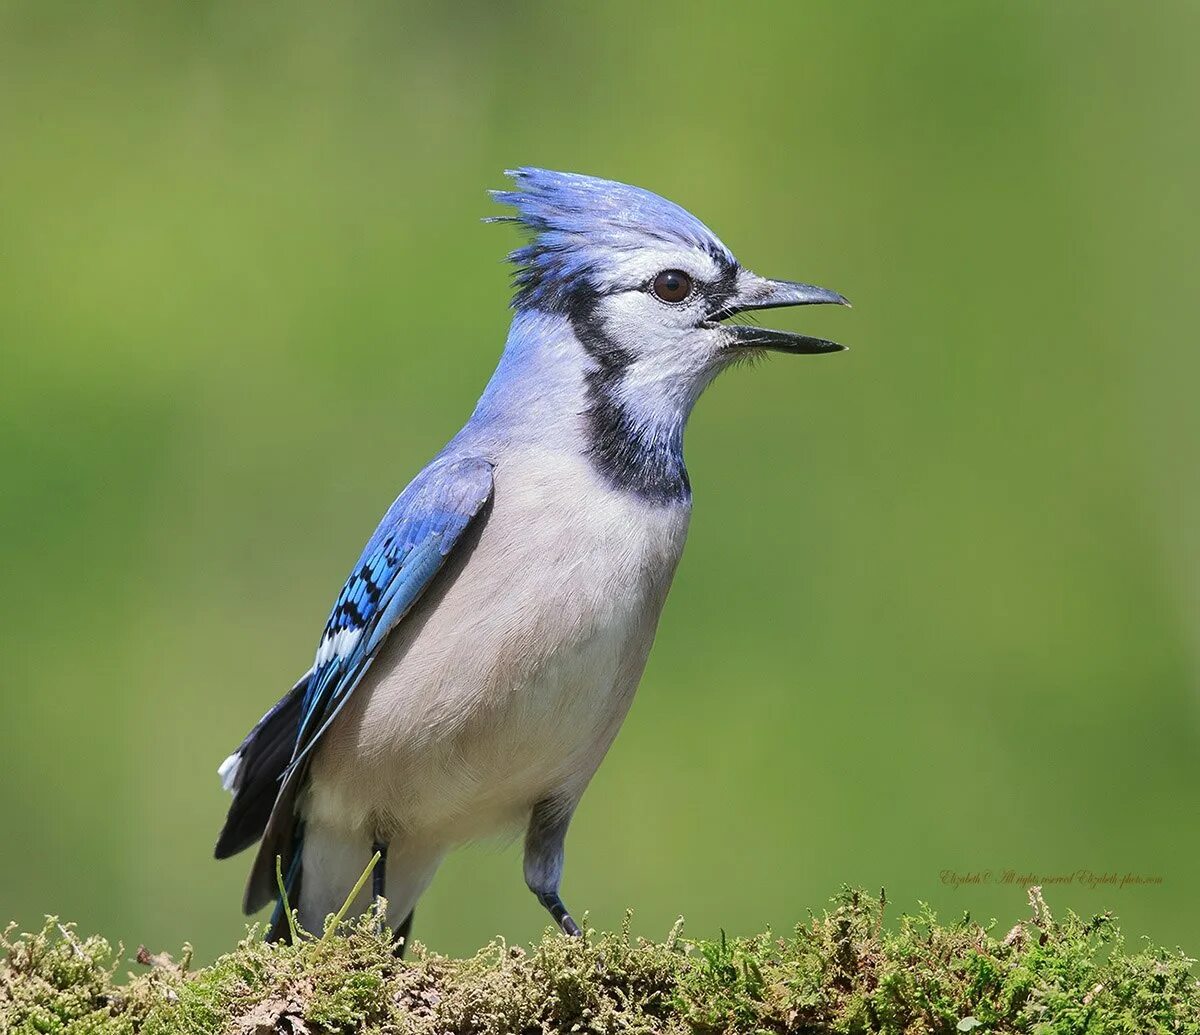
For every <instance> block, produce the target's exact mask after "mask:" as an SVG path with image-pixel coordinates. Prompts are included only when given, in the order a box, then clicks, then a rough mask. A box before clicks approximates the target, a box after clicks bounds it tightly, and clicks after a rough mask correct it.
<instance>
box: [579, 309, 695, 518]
mask: <svg viewBox="0 0 1200 1035" xmlns="http://www.w3.org/2000/svg"><path fill="white" fill-rule="evenodd" d="M598 298H599V296H598V295H597V294H596V292H594V291H592V290H591V289H590V288H579V289H577V290H576V291H575V292H573V293H572V295H571V297H570V299H569V300H568V302H567V305H566V314H567V318H568V319H569V320H570V321H571V326H572V328H573V329H574V331H575V336H576V337H577V338H578V339H579V341H580V343H581V344H582V345H583V348H584V350H585V351H586V352H587V354H588V356H590V357H591V358H592V359H593V360H594V361H595V364H596V365H595V367H593V368H592V369H591V370H589V371H588V372H587V374H586V375H585V378H586V381H587V391H588V409H587V413H586V415H585V419H586V421H587V430H588V437H589V440H590V441H589V444H588V455H589V456H590V457H591V459H592V462H593V463H594V464H595V465H596V467H597V469H598V470H599V471H600V473H601V474H603V475H604V477H605V478H607V479H608V481H609V483H610V484H611V485H612V486H613V487H614V488H618V489H622V490H624V491H626V492H631V493H633V494H634V495H636V496H640V497H641V498H642V499H644V500H647V501H649V502H651V503H660V504H670V503H686V502H687V501H688V500H690V499H691V496H692V484H691V482H690V481H689V480H688V473H687V467H686V466H684V462H683V424H682V422H680V423H678V424H676V425H674V426H673V427H671V428H670V430H669V434H668V435H666V436H665V437H661V438H660V437H659V436H656V435H653V434H651V433H649V431H648V429H647V428H645V427H644V426H642V425H640V424H638V422H637V421H636V420H634V418H633V417H632V415H631V414H630V413H629V411H628V410H627V409H626V408H625V407H624V406H623V405H622V404H621V402H620V400H619V397H618V394H617V389H618V387H619V386H620V383H621V379H622V378H623V377H624V376H625V371H626V370H627V369H628V368H629V366H630V364H631V363H632V362H633V358H634V357H633V354H632V353H631V352H630V351H629V350H628V349H626V348H624V347H623V346H622V345H621V344H620V343H619V342H618V341H616V340H615V339H613V338H612V336H611V335H609V334H608V332H607V331H606V330H605V328H604V326H603V323H602V321H601V320H600V319H599V318H598V316H597V315H596V303H597V301H598Z"/></svg>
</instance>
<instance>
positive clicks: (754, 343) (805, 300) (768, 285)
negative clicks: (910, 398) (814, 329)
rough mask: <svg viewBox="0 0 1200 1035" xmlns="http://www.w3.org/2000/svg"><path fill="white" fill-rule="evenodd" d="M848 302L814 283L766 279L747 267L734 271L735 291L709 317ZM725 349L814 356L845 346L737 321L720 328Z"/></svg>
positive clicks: (846, 303)
mask: <svg viewBox="0 0 1200 1035" xmlns="http://www.w3.org/2000/svg"><path fill="white" fill-rule="evenodd" d="M849 304H850V301H849V300H848V299H847V298H846V296H845V295H840V294H838V293H837V292H836V291H830V290H829V289H828V288H823V287H817V286H816V285H815V284H797V283H795V282H794V281H790V280H767V279H766V278H765V277H760V276H758V275H757V274H754V273H751V272H750V271H749V270H742V271H741V273H739V274H738V279H737V291H736V293H735V294H734V295H733V296H732V297H731V298H729V299H728V300H727V301H726V303H725V304H724V305H723V306H722V307H721V308H720V309H719V310H718V311H717V312H715V313H713V314H712V316H711V317H710V319H712V320H714V321H717V320H725V319H727V318H728V317H730V316H736V315H737V314H738V313H745V312H749V311H750V310H752V309H781V308H783V307H784V306H793V305H844V306H848V305H849ZM722 330H723V331H724V332H725V335H726V338H727V340H728V347H729V348H738V349H741V348H750V349H771V350H773V351H775V352H791V353H795V354H797V355H803V354H807V355H818V354H820V353H823V352H841V351H842V350H843V349H845V348H846V346H845V345H839V344H838V343H837V342H836V341H826V340H825V339H824V338H810V337H809V336H808V335H807V334H792V333H791V332H790V331H772V330H768V329H766V328H764V327H746V326H743V325H741V324H734V325H733V326H725V327H723V328H722Z"/></svg>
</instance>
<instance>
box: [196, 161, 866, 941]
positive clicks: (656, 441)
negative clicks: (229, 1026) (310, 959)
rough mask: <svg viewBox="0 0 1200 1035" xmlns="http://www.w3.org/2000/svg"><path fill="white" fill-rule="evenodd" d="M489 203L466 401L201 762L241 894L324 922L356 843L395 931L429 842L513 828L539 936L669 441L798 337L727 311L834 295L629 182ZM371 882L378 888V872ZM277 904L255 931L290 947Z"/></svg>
mask: <svg viewBox="0 0 1200 1035" xmlns="http://www.w3.org/2000/svg"><path fill="white" fill-rule="evenodd" d="M509 175H510V176H511V177H512V178H513V180H514V181H515V184H516V186H515V189H512V190H506V191H494V192H493V197H494V198H495V200H496V201H498V202H500V203H501V204H503V205H508V206H511V207H512V208H513V209H515V215H507V216H497V217H494V218H493V221H502V222H514V223H517V224H519V225H520V226H521V227H522V228H523V229H524V230H525V231H526V233H527V235H528V243H526V244H525V245H524V246H522V247H519V248H517V249H516V250H515V251H514V252H512V254H511V255H510V259H511V260H512V262H513V263H514V264H515V266H516V270H517V272H516V278H515V280H516V294H515V298H514V301H513V309H514V316H513V320H512V326H511V328H510V330H509V334H508V341H507V343H506V345H505V347H504V352H503V355H502V356H501V357H500V362H499V365H498V367H497V368H496V371H495V373H494V374H493V375H492V378H491V380H490V381H489V383H488V385H487V387H486V389H485V390H484V393H483V396H482V397H481V398H480V400H479V403H478V405H477V406H476V408H475V412H474V413H473V414H472V415H471V419H470V420H469V421H467V423H466V425H465V426H464V427H463V428H462V430H461V431H459V432H458V434H457V435H455V436H454V438H453V439H451V441H450V442H449V444H448V445H447V446H446V447H445V448H444V449H443V450H442V451H441V452H440V453H439V454H438V455H437V456H436V457H434V459H433V460H432V461H431V462H430V464H429V465H428V466H427V467H426V468H425V469H424V470H423V471H421V473H420V474H418V475H417V477H416V478H415V479H414V480H413V481H412V483H411V484H409V486H408V487H407V488H406V489H405V490H404V491H403V492H402V493H401V494H400V496H399V498H398V499H397V500H396V502H395V503H393V504H392V506H391V508H390V509H389V510H388V512H387V513H386V514H385V515H384V517H383V520H382V521H381V522H380V524H379V527H378V528H377V529H376V530H375V533H374V535H372V536H371V538H370V541H369V542H368V543H367V545H366V548H365V549H364V550H363V553H362V556H361V557H360V558H359V560H358V563H357V564H356V565H355V567H354V570H353V571H352V572H351V574H350V577H349V579H348V580H347V582H346V584H345V586H343V588H342V591H341V593H340V594H339V596H338V598H337V601H336V603H335V604H334V606H333V611H332V613H331V614H330V616H329V621H328V622H327V623H326V625H325V629H324V633H323V635H322V636H321V640H320V644H319V646H318V647H317V652H316V658H315V660H314V662H313V665H312V668H310V669H309V670H308V672H306V673H305V674H304V675H303V676H302V677H301V678H300V681H299V682H298V683H296V685H295V686H294V687H293V688H292V689H291V691H290V692H289V693H288V694H287V695H286V696H285V697H284V698H283V700H281V701H280V702H279V703H278V704H276V705H275V706H274V707H273V708H272V709H271V710H270V711H269V712H267V714H266V715H265V716H263V718H262V719H261V720H260V721H259V723H258V725H256V726H255V727H254V729H253V730H251V731H250V734H249V735H248V736H247V737H246V739H245V740H244V741H243V742H242V744H241V746H240V747H238V749H237V750H236V751H235V752H234V753H233V754H232V755H231V756H230V757H229V758H228V759H226V761H225V762H224V764H223V765H222V766H221V767H220V774H221V778H222V781H223V783H224V785H225V788H226V789H227V790H230V791H232V792H233V802H232V804H231V806H230V809H229V815H228V818H227V819H226V821H225V826H224V829H223V830H222V831H221V835H220V838H219V840H218V842H217V846H216V855H217V857H218V858H225V857H228V856H230V855H233V854H234V853H237V852H240V851H242V850H243V849H245V848H248V847H249V846H250V845H252V844H253V843H254V842H256V841H260V842H261V844H260V847H259V850H258V856H257V858H256V860H255V862H254V865H253V867H252V869H251V872H250V878H249V882H248V884H247V887H246V893H245V899H244V902H243V906H244V908H245V910H246V912H247V913H251V912H254V911H256V910H258V909H259V908H261V907H262V906H264V905H266V904H267V903H268V902H270V901H271V900H272V899H275V898H276V897H277V890H276V874H275V867H276V858H277V857H279V859H280V860H281V863H282V873H283V874H284V875H285V878H284V879H285V886H286V889H287V891H288V898H289V901H290V902H291V903H292V905H293V906H295V908H296V909H297V910H298V914H299V920H300V922H301V924H302V925H303V926H304V927H306V928H308V929H310V930H319V929H320V927H321V924H322V923H323V921H324V918H325V917H326V916H327V915H328V914H329V913H331V912H334V911H336V910H337V909H338V908H339V907H340V906H341V904H342V903H343V901H344V900H345V898H346V896H347V895H348V893H349V891H350V890H351V888H352V887H353V885H354V884H355V881H356V879H357V878H358V877H359V875H360V874H361V873H362V872H363V871H364V868H365V867H366V865H367V864H368V862H369V861H370V859H371V858H372V853H373V852H374V851H378V852H379V853H380V855H381V859H380V862H379V863H378V864H377V865H376V867H375V870H374V871H373V879H372V881H371V886H370V888H367V887H365V886H364V887H363V888H362V890H361V891H360V893H359V895H358V897H357V899H356V900H355V902H354V903H353V904H352V909H353V910H354V911H355V912H359V913H361V912H362V911H363V910H365V909H366V908H367V907H368V906H369V905H370V903H371V901H372V899H373V898H374V899H375V900H381V899H384V897H385V894H386V903H387V908H388V912H389V913H390V915H391V916H392V917H399V918H402V919H403V922H402V923H401V924H400V925H399V926H398V927H397V929H396V934H397V936H398V938H404V939H407V936H408V932H409V929H410V926H411V922H412V912H413V909H414V907H415V905H416V903H417V899H418V898H419V897H420V896H421V894H422V892H423V891H424V890H425V888H426V887H427V886H428V884H429V882H430V880H431V879H432V878H433V875H434V872H435V871H436V870H437V868H438V865H439V863H440V862H441V860H442V858H443V857H444V856H445V854H446V853H447V852H448V851H449V850H450V849H452V848H454V847H455V846H457V845H461V844H463V843H465V842H467V841H471V840H474V839H477V838H483V837H488V836H491V835H495V834H500V833H504V832H514V831H520V830H524V831H525V856H524V869H525V881H526V883H527V884H528V886H529V888H530V890H532V891H533V893H534V894H535V895H536V896H537V898H538V900H539V901H540V902H541V903H542V905H543V906H544V907H545V908H546V909H548V910H549V912H550V914H551V915H552V916H553V918H554V920H555V922H556V923H557V924H558V925H559V927H560V928H561V929H562V930H563V931H564V932H566V933H567V934H570V935H578V934H579V926H578V925H577V924H576V922H575V920H574V919H572V917H571V914H570V913H569V912H568V911H567V909H566V907H565V906H564V905H563V901H562V899H561V898H560V897H559V884H560V880H561V877H562V871H563V846H564V841H565V838H566V833H567V826H568V824H569V823H570V821H571V814H572V812H573V811H574V810H575V807H576V805H577V804H578V803H579V800H580V797H581V796H582V794H583V792H584V789H585V788H586V787H587V785H588V782H589V781H590V780H591V778H592V775H593V774H594V773H595V772H596V769H597V767H598V766H599V765H600V762H601V760H602V759H603V758H604V755H605V753H606V752H607V750H608V748H609V746H610V745H611V744H612V741H613V738H614V737H615V736H616V734H617V730H618V729H619V728H620V726H621V722H622V721H623V719H624V718H625V714H626V712H627V711H628V709H629V705H630V702H631V700H632V698H633V693H634V690H635V688H636V687H637V684H638V680H639V679H640V677H641V674H642V669H643V668H644V666H645V664H646V657H647V655H648V653H649V651H650V645H651V642H652V641H653V639H654V632H655V627H656V626H657V624H658V618H659V614H660V612H661V610H662V606H663V602H664V600H665V599H666V595H667V590H668V588H669V587H670V584H671V579H672V576H673V574H674V571H675V566H676V564H677V563H678V561H679V557H680V552H681V551H682V549H683V543H684V537H685V535H686V534H687V527H688V517H689V513H690V510H691V502H692V492H691V487H690V484H689V481H688V473H687V468H686V467H685V466H684V461H683V431H684V425H685V424H686V422H687V419H688V415H689V413H690V412H691V409H692V406H693V404H694V403H695V402H696V399H697V398H698V397H699V395H700V393H701V392H702V391H704V389H705V388H706V387H707V386H708V385H709V383H710V382H711V381H712V380H713V378H715V377H716V376H717V374H719V373H720V372H721V371H722V370H723V369H725V368H726V367H727V366H730V365H731V364H733V363H736V362H737V361H738V360H739V359H742V358H745V357H750V356H755V355H758V354H761V353H762V352H764V351H766V350H771V351H776V352H788V353H801V354H803V353H808V354H812V353H826V352H836V351H838V350H840V349H841V348H842V346H840V345H837V344H835V343H834V342H830V341H825V340H822V339H820V338H811V337H807V336H805V335H801V334H792V333H787V332H784V331H774V330H766V329H763V328H760V327H753V326H746V325H743V324H726V323H723V322H722V321H724V320H726V319H727V318H729V317H732V316H734V315H736V314H738V313H743V312H746V311H747V310H752V309H769V308H773V307H778V306H795V305H811V304H814V303H836V304H841V305H847V304H849V303H848V302H847V301H846V299H845V298H844V297H843V296H842V295H840V294H838V293H837V292H834V291H829V290H827V289H825V288H819V287H814V286H812V285H811V284H799V283H793V282H790V281H780V280H767V279H765V278H763V277H760V276H758V275H756V274H754V273H751V272H750V270H748V269H746V268H745V267H743V266H741V265H739V263H738V261H737V260H736V259H735V258H734V256H733V254H732V253H731V252H730V251H729V249H728V248H726V247H725V245H724V244H722V243H721V242H720V241H719V240H718V239H717V237H716V235H714V234H713V233H712V231H711V230H709V229H708V228H707V227H706V226H705V225H704V224H703V223H701V222H700V221H699V220H698V219H696V218H695V217H694V216H693V215H691V214H690V213H689V212H686V211H684V209H682V208H680V207H679V206H677V205H675V204H673V203H671V202H669V201H667V200H665V199H664V198H661V197H659V196H657V195H655V194H651V193H650V192H649V191H645V190H642V189H640V188H637V187H631V186H628V185H626V184H622V183H615V182H612V181H609V180H602V179H597V178H594V177H591V176H581V175H577V174H573V173H561V172H550V171H547V170H542V169H532V168H524V169H519V170H517V171H515V172H511V173H509ZM385 881H386V883H385ZM286 919H287V918H286V917H284V916H283V915H282V910H281V909H280V907H279V905H277V906H276V912H275V917H274V920H273V923H272V929H271V934H270V936H271V937H275V938H284V937H287V933H288V927H287V923H286Z"/></svg>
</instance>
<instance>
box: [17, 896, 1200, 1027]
mask: <svg viewBox="0 0 1200 1035" xmlns="http://www.w3.org/2000/svg"><path fill="white" fill-rule="evenodd" d="M1030 905H1031V907H1032V915H1031V916H1030V918H1029V919H1028V920H1026V921H1024V922H1023V923H1021V924H1018V925H1017V926H1016V927H1014V928H1013V929H1012V930H1011V931H1008V932H1007V933H1006V934H1003V935H1002V936H999V937H997V933H996V932H994V931H993V929H992V926H981V925H979V924H977V923H974V922H973V921H971V920H970V919H969V918H966V917H964V918H962V919H961V920H958V921H956V922H952V923H941V922H939V921H938V920H937V918H936V917H935V916H934V915H933V913H932V912H931V911H929V910H928V909H921V910H919V911H918V912H917V913H916V914H914V915H907V916H902V917H900V918H899V921H898V923H897V924H896V925H895V926H894V929H890V930H889V929H885V927H884V925H883V913H884V901H883V899H882V896H880V897H879V898H875V897H873V896H867V895H864V894H863V893H862V892H859V891H853V890H845V891H843V893H842V894H840V895H838V896H837V897H836V898H835V899H834V900H833V901H832V903H831V904H830V906H829V908H827V909H826V910H824V911H822V912H821V913H820V914H819V915H814V916H811V917H810V919H809V920H808V921H807V922H806V923H803V924H800V925H799V926H798V927H797V928H796V930H795V931H794V932H793V933H792V934H791V936H789V937H786V938H777V937H774V936H772V935H769V934H764V935H759V936H757V937H754V938H748V939H736V940H728V939H726V938H725V937H724V936H722V937H721V938H720V939H719V940H716V941H693V940H689V939H685V938H683V937H682V936H681V934H680V931H679V929H678V928H677V929H676V930H675V931H673V932H671V935H670V936H669V937H668V938H667V939H666V941H664V942H647V941H644V940H640V939H634V938H631V937H630V935H629V933H628V930H622V931H621V932H618V933H615V934H590V935H589V937H588V938H587V939H586V940H583V941H573V940H570V939H566V938H563V937H561V936H559V935H557V934H550V933H548V934H547V935H546V936H545V937H544V938H543V940H542V942H541V943H540V944H538V945H535V946H533V947H532V948H531V949H529V950H525V949H522V948H518V947H515V946H509V945H507V944H505V943H504V942H503V941H501V940H497V941H494V942H493V943H492V944H490V945H488V946H486V947H485V948H484V949H482V950H481V951H480V952H479V953H478V954H476V955H475V956H473V957H471V958H470V959H466V960H454V959H449V958H447V957H444V956H438V955H436V954H434V953H430V952H427V951H426V950H424V949H422V948H421V947H420V946H419V945H417V946H414V952H413V954H412V959H410V960H408V961H403V962H402V961H399V960H397V959H396V957H395V955H394V953H393V951H392V946H391V945H390V944H389V942H388V941H387V939H385V938H380V937H378V936H377V935H376V934H375V933H374V925H373V922H372V919H371V918H370V917H366V918H363V919H362V920H360V921H357V922H355V923H353V924H349V925H346V926H345V927H344V928H343V929H342V930H341V931H340V932H339V933H338V934H337V935H336V936H334V937H328V938H324V939H317V938H306V939H304V940H303V941H302V942H301V943H300V944H299V945H296V946H280V945H266V944H264V943H263V942H262V941H261V939H260V932H259V931H258V930H257V929H252V930H251V932H250V934H249V936H248V937H247V938H246V939H245V941H243V942H242V943H241V944H240V945H239V946H238V947H237V949H236V950H234V951H233V952H231V953H229V954H228V955H226V956H222V957H221V958H220V959H219V960H217V961H216V962H215V963H214V964H212V965H211V966H209V967H205V968H202V969H199V970H197V971H194V972H189V969H188V960H189V958H190V952H188V951H186V950H185V953H184V955H183V957H182V958H181V962H180V963H174V962H173V961H171V960H170V959H169V958H167V957H150V956H149V955H148V954H146V953H144V952H141V953H139V960H140V961H141V963H142V964H144V965H145V969H143V970H142V971H141V972H140V973H138V974H136V975H133V976H131V977H129V978H128V980H126V981H124V982H123V983H122V982H120V981H118V980H116V979H115V972H116V968H117V966H118V965H119V961H120V958H121V950H120V949H119V948H118V949H117V950H115V951H114V950H113V949H111V948H110V946H109V945H108V944H107V943H106V942H104V941H103V940H102V939H100V938H88V939H84V940H81V939H80V938H79V937H77V936H76V934H75V933H74V931H73V930H72V929H71V928H70V927H69V926H62V925H60V924H59V923H58V922H57V921H56V920H54V919H50V920H48V921H47V922H46V924H45V925H44V926H43V927H42V928H41V930H40V931H37V932H35V933H33V934H22V935H19V936H18V935H16V934H15V933H14V929H12V928H10V929H9V930H8V931H7V932H6V933H5V934H4V936H3V940H2V942H0V948H2V949H3V953H4V958H3V960H2V961H0V1032H4V1033H6V1035H7V1033H9V1032H12V1033H14V1035H18V1033H19V1035H34V1033H46V1032H51V1033H59V1032H61V1033H66V1035H93V1033H94V1035H175V1033H195V1035H207V1033H225V1032H245V1033H255V1032H272V1031H279V1032H290V1033H294V1035H303V1033H310V1035H313V1033H349V1032H378V1033H401V1032H403V1033H410V1032H411V1033H414V1035H433V1033H443V1032H444V1033H455V1035H501V1033H504V1035H508V1033H526V1032H528V1033H538V1032H584V1033H586V1032H603V1033H616V1032H621V1033H642V1032H644V1033H680V1035H682V1033H710V1032H712V1033H715V1032H731V1033H752V1032H830V1033H833V1032H837V1033H860V1032H861V1033H866V1032H885V1033H897V1035H899V1033H905V1035H910V1033H917V1032H923V1033H924V1032H929V1033H947V1035H959V1033H964V1032H975V1033H976V1035H984V1033H988V1032H1003V1033H1008V1032H1027V1033H1032V1035H1068V1033H1085V1032H1086V1033H1090V1035H1110V1033H1112V1035H1116V1033H1122V1035H1123V1033H1130V1035H1132V1033H1139V1035H1140V1033H1144V1032H1164V1033H1165V1032H1170V1033H1172V1035H1200V985H1198V983H1197V980H1196V977H1195V975H1194V974H1193V971H1192V964H1193V961H1192V960H1191V959H1189V958H1188V957H1186V956H1184V955H1182V954H1181V953H1178V952H1168V951H1166V950H1163V949H1157V948H1152V947H1148V946H1147V947H1143V948H1138V949H1136V950H1131V949H1129V948H1128V947H1127V946H1126V944H1125V942H1124V940H1123V939H1122V937H1121V935H1120V933H1119V931H1118V930H1117V927H1116V925H1115V923H1114V922H1113V920H1112V918H1111V917H1109V916H1107V915H1104V916H1097V917H1092V918H1091V919H1084V918H1081V917H1077V916H1075V915H1073V914H1067V916H1066V917H1065V919H1061V920H1058V919H1055V918H1054V917H1052V916H1051V914H1050V911H1049V909H1048V908H1047V907H1046V904H1045V902H1044V901H1043V899H1042V897H1041V894H1040V892H1039V891H1038V889H1036V888H1035V889H1031V891H1030Z"/></svg>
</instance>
